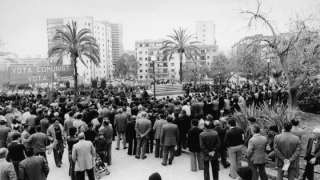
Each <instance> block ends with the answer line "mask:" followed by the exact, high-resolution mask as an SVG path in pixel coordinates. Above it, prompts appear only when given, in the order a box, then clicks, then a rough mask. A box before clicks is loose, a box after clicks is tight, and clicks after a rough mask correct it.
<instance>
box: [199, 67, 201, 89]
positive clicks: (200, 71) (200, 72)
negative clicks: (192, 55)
mask: <svg viewBox="0 0 320 180" xmlns="http://www.w3.org/2000/svg"><path fill="white" fill-rule="evenodd" d="M199 67H200V80H199V84H200V85H201V64H200V65H199Z"/></svg>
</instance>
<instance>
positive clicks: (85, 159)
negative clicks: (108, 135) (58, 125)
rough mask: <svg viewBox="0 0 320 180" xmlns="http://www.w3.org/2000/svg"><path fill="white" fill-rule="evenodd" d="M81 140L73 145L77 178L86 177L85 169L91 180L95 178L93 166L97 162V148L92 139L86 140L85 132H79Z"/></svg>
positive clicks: (82, 179) (73, 158)
mask: <svg viewBox="0 0 320 180" xmlns="http://www.w3.org/2000/svg"><path fill="white" fill-rule="evenodd" d="M78 139H79V142H78V143H76V144H74V145H73V148H72V160H73V162H75V168H74V171H75V175H76V179H77V180H84V179H85V171H86V172H87V174H88V178H89V180H94V179H95V178H94V172H93V167H94V164H95V156H96V150H95V148H94V147H93V144H92V142H91V141H86V140H85V135H84V133H80V134H78Z"/></svg>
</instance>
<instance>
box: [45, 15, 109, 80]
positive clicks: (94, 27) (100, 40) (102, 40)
mask: <svg viewBox="0 0 320 180" xmlns="http://www.w3.org/2000/svg"><path fill="white" fill-rule="evenodd" d="M72 21H75V22H77V26H78V32H79V31H80V30H81V29H89V30H90V31H91V33H90V34H89V35H91V36H93V37H94V38H95V40H96V42H97V44H98V45H99V49H100V64H99V66H96V65H95V64H94V63H93V62H91V61H90V60H89V59H88V58H87V57H85V56H83V59H84V62H85V64H83V63H81V61H78V62H79V63H77V67H78V74H79V76H80V77H81V78H82V79H84V82H85V83H90V81H91V79H98V80H101V79H103V78H105V79H109V78H111V77H112V71H113V68H112V67H113V66H112V28H111V24H110V23H108V22H100V21H95V20H94V19H93V18H92V17H65V18H53V19H47V35H48V48H51V47H52V46H54V45H55V44H57V43H59V41H53V37H54V35H55V33H56V29H61V30H65V29H63V28H62V27H61V25H66V24H68V23H70V24H71V23H72ZM70 63H71V60H70V58H69V57H67V56H65V57H63V64H70Z"/></svg>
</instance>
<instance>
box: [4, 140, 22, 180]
mask: <svg viewBox="0 0 320 180" xmlns="http://www.w3.org/2000/svg"><path fill="white" fill-rule="evenodd" d="M19 142H21V135H20V134H14V135H13V137H12V142H11V144H9V145H8V150H9V154H8V159H10V160H11V162H12V164H13V166H14V170H15V171H16V174H17V175H18V174H19V163H20V162H21V161H23V160H24V159H25V156H24V150H25V146H24V145H23V144H21V143H19Z"/></svg>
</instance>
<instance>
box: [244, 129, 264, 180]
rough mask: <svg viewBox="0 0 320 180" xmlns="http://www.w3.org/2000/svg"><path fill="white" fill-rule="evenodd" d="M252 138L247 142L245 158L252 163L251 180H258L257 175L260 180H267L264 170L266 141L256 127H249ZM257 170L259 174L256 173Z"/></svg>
mask: <svg viewBox="0 0 320 180" xmlns="http://www.w3.org/2000/svg"><path fill="white" fill-rule="evenodd" d="M250 129H251V133H252V134H253V136H252V137H251V138H250V140H249V144H248V149H247V155H246V156H247V157H248V159H250V161H251V162H252V166H251V169H252V176H253V177H252V179H253V180H258V179H259V175H260V179H261V180H267V179H268V177H267V173H266V169H265V153H266V147H267V143H268V140H267V138H266V137H264V136H262V135H261V134H260V128H259V126H258V125H253V126H251V127H250ZM258 170H259V173H258Z"/></svg>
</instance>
